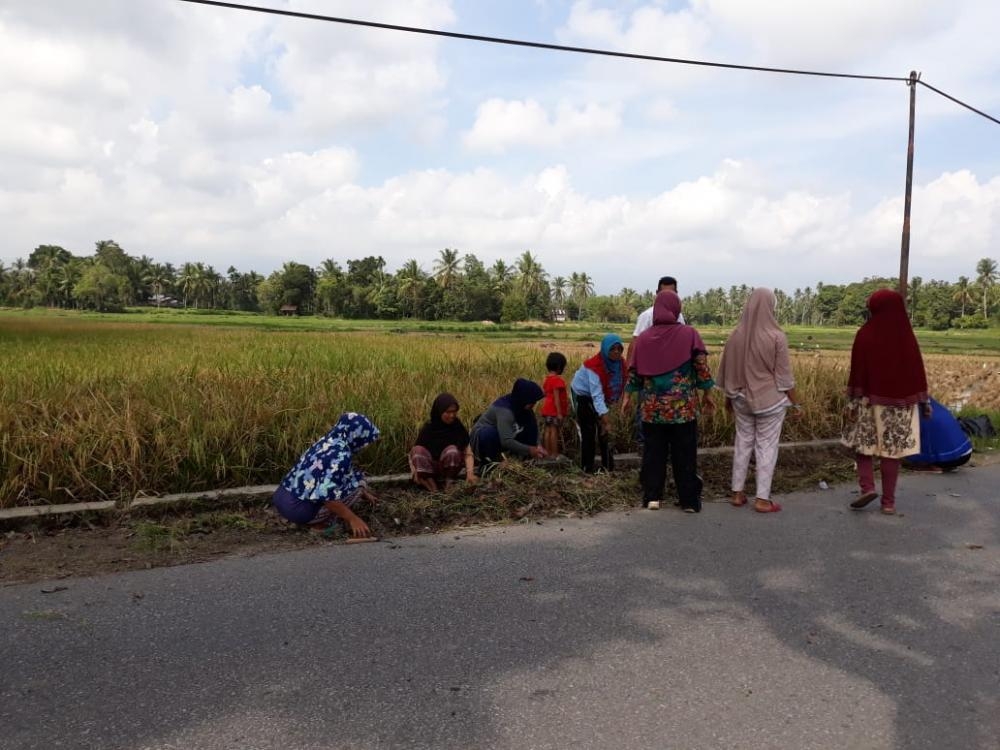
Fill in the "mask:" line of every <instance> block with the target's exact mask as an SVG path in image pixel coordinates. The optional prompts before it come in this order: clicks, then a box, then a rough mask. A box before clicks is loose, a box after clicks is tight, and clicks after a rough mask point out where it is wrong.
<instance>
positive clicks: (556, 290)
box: [551, 276, 569, 307]
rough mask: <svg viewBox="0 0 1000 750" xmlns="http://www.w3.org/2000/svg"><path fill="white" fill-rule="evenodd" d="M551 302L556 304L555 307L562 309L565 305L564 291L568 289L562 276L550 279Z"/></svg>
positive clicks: (567, 284)
mask: <svg viewBox="0 0 1000 750" xmlns="http://www.w3.org/2000/svg"><path fill="white" fill-rule="evenodd" d="M551 286H552V301H553V302H555V303H556V306H557V307H562V306H563V305H564V304H565V303H566V290H567V289H568V288H569V282H568V281H566V278H565V277H563V276H556V277H555V278H554V279H552V283H551Z"/></svg>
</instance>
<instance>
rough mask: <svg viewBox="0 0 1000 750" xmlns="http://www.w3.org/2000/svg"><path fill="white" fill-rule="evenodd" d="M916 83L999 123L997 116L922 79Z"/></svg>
mask: <svg viewBox="0 0 1000 750" xmlns="http://www.w3.org/2000/svg"><path fill="white" fill-rule="evenodd" d="M917 83H919V84H921V85H922V86H926V87H927V88H929V89H930V90H931V91H933V92H934V93H936V94H940V95H941V96H943V97H944V98H945V99H951V100H952V101H953V102H955V104H958V105H959V106H962V107H965V108H966V109H969V110H972V111H973V112H975V113H976V114H977V115H980V116H982V117H985V118H986V119H987V120H991V121H993V122H995V123H996V124H997V125H1000V120H998V119H997V118H995V117H993V116H992V115H988V114H986V113H985V112H983V111H981V110H978V109H976V108H975V107H973V106H972V105H971V104H966V103H965V102H963V101H962V100H960V99H956V98H955V97H953V96H952V95H951V94H946V93H945V92H943V91H942V90H941V89H936V88H934V87H933V86H931V85H930V84H929V83H926V82H924V81H920V80H918V81H917Z"/></svg>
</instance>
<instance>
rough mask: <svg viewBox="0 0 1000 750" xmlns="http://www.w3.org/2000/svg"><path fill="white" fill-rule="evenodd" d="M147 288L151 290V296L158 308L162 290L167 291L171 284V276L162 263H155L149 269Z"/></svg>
mask: <svg viewBox="0 0 1000 750" xmlns="http://www.w3.org/2000/svg"><path fill="white" fill-rule="evenodd" d="M148 280H149V286H150V288H151V289H152V290H153V295H154V297H155V299H156V306H157V307H159V306H160V301H161V300H162V299H163V290H164V289H167V288H168V287H169V286H170V284H171V283H172V282H173V275H172V274H171V273H170V271H169V269H168V268H167V266H165V265H163V264H162V263H155V264H154V265H153V267H152V268H150V269H149V279H148Z"/></svg>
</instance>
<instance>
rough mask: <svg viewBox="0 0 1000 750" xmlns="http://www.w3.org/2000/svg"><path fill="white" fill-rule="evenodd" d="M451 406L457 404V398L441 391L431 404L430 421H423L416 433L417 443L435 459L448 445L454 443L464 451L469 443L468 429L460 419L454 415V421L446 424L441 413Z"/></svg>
mask: <svg viewBox="0 0 1000 750" xmlns="http://www.w3.org/2000/svg"><path fill="white" fill-rule="evenodd" d="M452 406H458V399H456V398H455V397H454V396H452V395H451V394H450V393H441V394H439V395H438V397H437V398H435V399H434V403H433V404H431V418H430V421H428V422H425V423H424V426H423V427H421V428H420V434H419V435H417V445H420V446H423V447H424V448H426V449H427V450H429V451H430V453H431V457H432V458H434V459H437V458H438V457H440V455H441V451H443V450H444V449H445V448H447V447H448V446H449V445H454V446H455V447H456V448H458V449H459V450H460V451H464V450H465V447H466V446H467V445H468V444H469V431H468V430H467V429H465V425H464V424H462V420H461V419H459V418H458V417H455V421H454V422H452V423H451V424H446V423H445V421H444V420H443V419H441V415H442V414H444V413H445V412H446V411H448V409H450V408H451V407H452Z"/></svg>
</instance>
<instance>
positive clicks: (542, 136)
mask: <svg viewBox="0 0 1000 750" xmlns="http://www.w3.org/2000/svg"><path fill="white" fill-rule="evenodd" d="M620 126H621V117H620V115H619V113H618V110H617V108H616V107H609V106H603V105H600V104H595V103H589V104H585V105H583V106H581V107H574V106H573V105H571V104H570V103H568V102H560V103H559V104H558V105H557V107H556V112H555V115H554V116H552V117H550V116H549V114H548V112H546V110H545V108H544V107H543V106H542V105H541V104H539V103H538V102H537V101H535V100H534V99H528V100H525V101H507V100H503V99H489V100H487V101H486V102H483V103H482V104H481V105H480V106H479V110H478V111H477V112H476V121H475V123H474V124H473V126H472V129H471V130H469V131H468V132H467V133H465V135H464V136H463V142H464V143H465V146H466V147H467V148H469V149H472V150H474V151H488V152H492V153H501V152H503V151H505V150H506V149H508V148H511V147H516V146H530V147H533V148H553V147H563V146H567V145H569V144H570V142H572V141H579V140H584V139H587V138H590V137H594V136H602V135H608V134H611V133H614V132H615V131H617V130H618V128H619V127H620Z"/></svg>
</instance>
